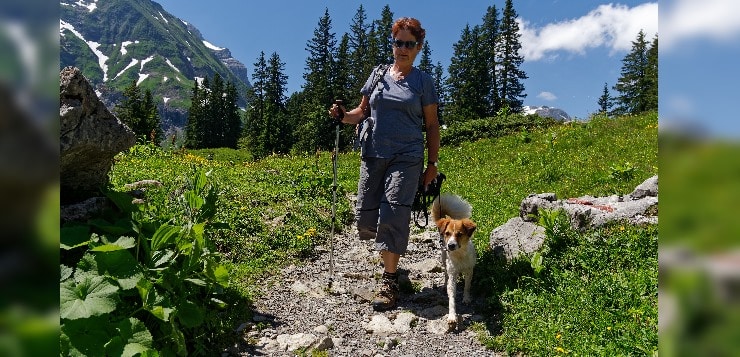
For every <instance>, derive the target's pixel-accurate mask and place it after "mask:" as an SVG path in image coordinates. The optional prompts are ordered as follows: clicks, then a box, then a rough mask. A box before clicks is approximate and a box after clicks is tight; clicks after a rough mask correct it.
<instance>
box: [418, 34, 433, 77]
mask: <svg viewBox="0 0 740 357" xmlns="http://www.w3.org/2000/svg"><path fill="white" fill-rule="evenodd" d="M418 68H419V69H420V70H422V71H424V72H426V73H428V74H430V75H432V74H434V64H432V50H431V49H430V48H429V41H424V44H423V45H422V47H421V58H420V59H419V66H418Z"/></svg>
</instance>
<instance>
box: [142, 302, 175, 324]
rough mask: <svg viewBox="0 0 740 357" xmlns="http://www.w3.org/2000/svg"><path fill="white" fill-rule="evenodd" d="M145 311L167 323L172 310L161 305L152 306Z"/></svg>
mask: <svg viewBox="0 0 740 357" xmlns="http://www.w3.org/2000/svg"><path fill="white" fill-rule="evenodd" d="M146 310H147V311H149V312H151V313H152V315H154V317H156V318H158V319H160V320H162V321H169V320H170V315H171V314H172V311H173V309H172V308H171V307H164V306H161V305H157V306H152V308H151V309H146Z"/></svg>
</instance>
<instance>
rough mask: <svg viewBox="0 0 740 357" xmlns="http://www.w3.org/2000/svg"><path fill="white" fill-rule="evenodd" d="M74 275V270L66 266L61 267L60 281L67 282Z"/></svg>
mask: <svg viewBox="0 0 740 357" xmlns="http://www.w3.org/2000/svg"><path fill="white" fill-rule="evenodd" d="M73 273H74V269H72V268H70V267H68V266H66V265H64V264H60V265H59V281H65V280H67V279H69V278H70V277H71V276H72V274H73Z"/></svg>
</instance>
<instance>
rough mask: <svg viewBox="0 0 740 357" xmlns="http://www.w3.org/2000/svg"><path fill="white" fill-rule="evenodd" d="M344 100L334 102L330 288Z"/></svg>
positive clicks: (332, 277)
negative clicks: (335, 111)
mask: <svg viewBox="0 0 740 357" xmlns="http://www.w3.org/2000/svg"><path fill="white" fill-rule="evenodd" d="M342 103H343V102H342V100H340V99H336V100H334V104H336V105H337V106H339V114H338V115H337V116H336V117H335V120H338V121H339V123H335V127H336V137H335V138H334V152H332V154H331V164H332V168H333V172H334V178H333V181H332V185H331V191H332V200H331V236H330V237H329V288H330V289H331V284H332V282H333V281H334V227H335V226H336V223H337V154H338V153H339V126H340V125H341V120H342V119H343V118H344V112H343V111H342V108H341V106H342Z"/></svg>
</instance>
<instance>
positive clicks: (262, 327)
mask: <svg viewBox="0 0 740 357" xmlns="http://www.w3.org/2000/svg"><path fill="white" fill-rule="evenodd" d="M431 227H432V226H430V228H428V229H427V230H420V229H416V228H414V229H413V230H412V235H411V237H410V242H409V249H408V252H407V253H406V255H405V256H403V257H402V258H401V262H400V265H399V272H400V273H401V274H400V275H401V277H400V282H401V291H402V292H401V297H400V300H399V303H398V306H397V308H395V309H393V310H390V311H386V312H375V311H373V309H372V306H371V304H370V300H371V299H372V297H373V293H374V290H375V287H376V279H378V278H379V276H380V273H381V272H382V266H381V260H380V256H379V254H378V252H376V251H374V250H373V246H372V245H373V243H372V242H369V241H361V240H359V239H358V238H357V235H356V233H355V228H354V227H346V228H345V230H344V232H342V233H340V234H337V235H336V236H335V237H334V279H333V282H332V284H331V288H329V257H330V254H329V247H328V246H321V247H318V248H317V252H316V253H317V254H316V255H315V257H313V258H312V260H310V261H306V262H305V265H300V266H289V267H286V268H285V269H283V270H282V271H281V272H279V273H278V274H276V275H275V276H273V277H272V279H270V281H266V282H265V284H264V285H263V289H262V292H261V293H262V294H261V295H260V297H259V298H258V300H257V301H255V302H254V309H255V310H254V311H255V316H254V318H253V321H250V322H247V323H244V324H242V326H240V328H239V331H240V333H242V334H243V336H244V343H243V344H241V345H240V346H235V347H234V349H232V351H228V352H225V353H224V355H225V356H228V355H238V356H295V355H297V354H300V353H302V352H306V354H305V355H308V356H310V355H311V351H316V350H320V351H326V354H327V355H329V356H429V357H431V356H495V355H496V354H495V353H493V352H492V351H489V350H486V349H485V347H484V346H482V345H481V344H480V343H479V342H478V340H477V337H476V333H475V332H473V331H472V329H470V325H471V324H473V323H474V322H476V321H482V320H483V316H482V315H480V314H479V313H477V311H482V308H483V304H482V302H481V301H482V300H483V298H481V297H478V299H477V301H478V302H476V297H475V296H473V303H471V304H470V305H464V304H462V302H461V301H460V299H462V292H461V291H460V293H458V294H457V296H458V302H457V307H458V308H457V311H458V314H459V315H460V318H461V322H460V323H459V324H458V327H457V329H456V330H453V331H447V322H446V314H447V294H446V292H445V290H444V270H443V265H442V264H441V261H440V260H441V259H440V251H439V243H438V238H437V237H438V235H437V233H436V231H434V230H433V229H432V228H431ZM474 279H475V277H474ZM458 289H459V290H462V283H460V284H458Z"/></svg>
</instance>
